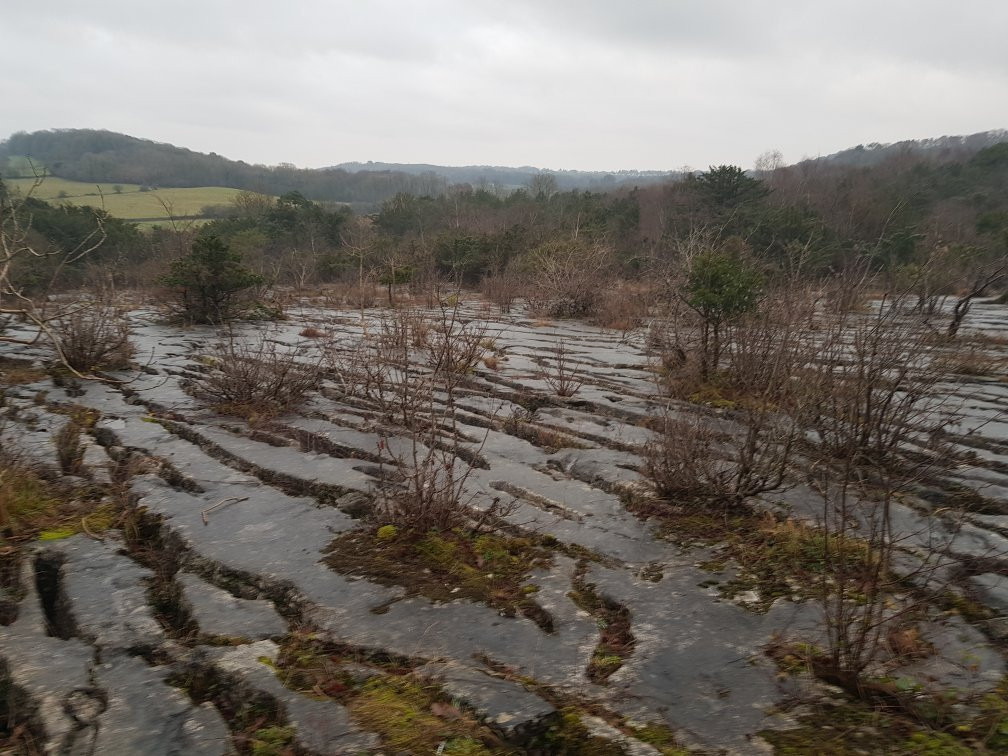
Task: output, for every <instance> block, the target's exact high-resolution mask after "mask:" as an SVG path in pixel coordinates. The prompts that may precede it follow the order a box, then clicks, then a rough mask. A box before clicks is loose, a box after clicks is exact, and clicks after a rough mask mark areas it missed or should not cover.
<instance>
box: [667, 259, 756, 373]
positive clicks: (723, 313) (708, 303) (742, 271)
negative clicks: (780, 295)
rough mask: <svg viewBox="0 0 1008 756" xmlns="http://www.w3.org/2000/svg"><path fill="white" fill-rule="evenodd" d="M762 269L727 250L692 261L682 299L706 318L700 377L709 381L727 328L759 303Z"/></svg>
mask: <svg viewBox="0 0 1008 756" xmlns="http://www.w3.org/2000/svg"><path fill="white" fill-rule="evenodd" d="M762 288H763V277H762V275H760V273H759V271H757V270H755V269H754V268H752V267H751V266H749V265H747V264H746V263H745V262H743V261H742V260H740V259H738V258H736V257H734V256H733V255H730V254H728V253H725V252H706V253H704V254H701V255H698V256H697V257H696V259H695V260H693V265H692V267H691V269H690V272H689V277H688V278H687V280H686V285H685V290H684V291H683V300H684V301H685V302H686V304H687V305H689V306H690V307H691V308H692V309H693V310H695V311H696V313H697V314H698V315H699V316H700V318H701V320H702V321H703V322H702V324H701V329H700V348H701V362H700V373H701V379H703V380H707V377H708V374H709V373H710V371H711V370H717V368H718V363H719V362H720V360H721V347H722V337H723V336H724V328H725V327H726V326H728V325H730V324H731V323H732V322H733V321H735V320H737V319H738V318H739V317H741V316H742V315H745V314H746V313H747V312H750V311H752V310H753V309H754V308H755V307H756V305H757V303H758V302H759V299H760V295H761V293H762Z"/></svg>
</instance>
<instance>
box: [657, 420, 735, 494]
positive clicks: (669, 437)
mask: <svg viewBox="0 0 1008 756" xmlns="http://www.w3.org/2000/svg"><path fill="white" fill-rule="evenodd" d="M721 438H722V435H721V434H719V433H718V432H717V431H716V430H715V429H714V427H713V426H712V424H711V421H710V419H709V418H706V417H704V416H703V415H700V414H694V413H691V414H689V415H686V416H683V417H680V416H676V415H674V414H671V413H666V415H665V416H664V417H663V418H662V421H661V426H660V428H659V429H658V435H657V438H656V439H655V440H653V441H650V442H649V443H648V444H646V445H645V447H644V455H643V456H644V471H645V473H646V474H647V476H648V478H649V479H650V480H651V482H652V483H653V484H654V486H655V489H656V490H657V492H658V494H659V495H660V496H662V497H663V498H665V499H668V500H669V501H670V502H675V503H685V502H696V501H701V502H706V501H713V500H717V499H719V498H721V497H722V496H724V495H727V494H728V493H729V488H728V481H729V478H730V476H731V463H730V462H729V461H728V460H727V459H725V457H724V452H723V451H722V449H721V447H722V442H721Z"/></svg>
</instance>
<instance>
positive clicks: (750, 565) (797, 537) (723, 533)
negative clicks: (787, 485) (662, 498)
mask: <svg viewBox="0 0 1008 756" xmlns="http://www.w3.org/2000/svg"><path fill="white" fill-rule="evenodd" d="M626 503H627V506H628V508H630V509H631V510H633V511H637V512H639V513H649V514H650V513H651V512H648V510H647V504H646V503H645V502H639V501H629V500H628V501H627V502H626ZM662 519H663V520H664V525H663V530H662V533H663V535H664V536H665V537H666V538H668V539H669V540H671V541H673V542H675V543H678V544H681V545H684V546H700V547H705V548H709V549H711V550H712V551H713V552H714V556H713V558H712V559H709V560H708V561H706V562H705V563H703V564H701V565H700V566H701V567H703V568H705V569H708V570H710V571H711V572H713V573H719V572H721V571H722V570H723V569H724V568H725V567H726V566H727V565H729V564H734V565H737V566H738V568H739V569H738V572H737V574H736V575H734V576H733V577H732V578H731V579H730V580H725V581H719V580H717V579H714V578H712V579H711V580H710V581H709V583H707V584H710V585H715V586H717V588H718V590H719V592H720V593H721V595H723V596H725V597H726V598H734V597H736V596H738V595H739V594H741V593H743V592H746V591H754V592H755V594H756V600H755V601H753V602H749V603H748V606H749V607H750V608H753V609H756V610H758V611H765V610H766V609H768V608H769V607H770V605H771V604H773V602H774V601H776V600H777V599H778V598H781V597H785V598H791V597H795V598H799V599H804V598H812V597H815V596H818V595H819V593H820V591H821V589H822V586H823V581H824V580H825V579H827V578H828V572H829V571H830V570H831V569H832V568H833V567H836V566H837V565H839V564H841V560H842V564H843V565H844V568H845V571H846V572H847V573H848V574H851V575H854V574H857V573H858V572H859V571H863V572H864V573H865V574H866V576H867V575H868V573H869V572H870V570H871V568H872V564H871V555H870V553H869V550H868V547H867V545H866V543H865V542H864V541H862V540H861V539H858V538H851V537H846V538H841V537H838V536H835V535H829V536H827V534H826V533H825V531H823V530H822V529H821V528H817V527H814V526H811V525H808V524H806V523H804V522H797V521H794V520H792V519H790V518H787V519H781V518H777V517H774V516H772V515H770V514H769V513H764V514H762V515H758V514H755V513H753V512H750V511H748V510H745V509H729V510H727V511H715V510H708V509H704V508H702V507H679V508H666V509H663V511H662ZM827 557H828V558H827Z"/></svg>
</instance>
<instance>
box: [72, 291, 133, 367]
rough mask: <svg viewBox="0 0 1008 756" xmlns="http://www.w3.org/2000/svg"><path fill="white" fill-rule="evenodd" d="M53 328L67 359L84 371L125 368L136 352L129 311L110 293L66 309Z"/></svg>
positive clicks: (73, 365)
mask: <svg viewBox="0 0 1008 756" xmlns="http://www.w3.org/2000/svg"><path fill="white" fill-rule="evenodd" d="M53 332H54V334H55V336H56V346H57V349H58V350H59V351H60V353H61V354H62V357H63V361H65V363H66V364H67V365H68V366H69V367H71V368H72V369H74V370H76V371H78V372H81V373H90V372H91V371H92V370H97V369H102V368H104V369H109V370H116V369H120V368H124V367H127V366H128V365H129V361H130V358H131V357H132V356H133V352H134V348H133V344H132V343H131V342H130V334H129V322H128V321H127V319H126V315H125V313H124V312H123V310H122V309H120V308H119V307H117V306H116V305H115V304H113V303H112V301H111V300H110V299H109V298H107V297H99V298H98V299H97V300H96V301H94V302H90V303H88V304H86V305H81V306H79V307H77V308H76V309H74V310H73V311H71V312H68V313H65V314H64V315H62V316H61V317H59V318H58V319H57V320H56V321H54V323H53Z"/></svg>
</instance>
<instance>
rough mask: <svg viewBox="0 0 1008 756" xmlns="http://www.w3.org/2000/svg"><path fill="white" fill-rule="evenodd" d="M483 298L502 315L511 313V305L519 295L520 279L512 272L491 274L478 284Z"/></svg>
mask: <svg viewBox="0 0 1008 756" xmlns="http://www.w3.org/2000/svg"><path fill="white" fill-rule="evenodd" d="M480 288H481V289H482V291H483V296H484V297H486V298H487V299H489V300H490V301H491V302H493V303H494V304H495V305H497V309H498V310H500V312H502V313H506V312H511V305H513V304H514V301H515V300H516V299H517V298H518V297H519V295H520V294H521V289H522V284H521V279H520V278H519V277H518V275H517V273H515V272H514V271H510V270H508V271H502V272H497V273H491V274H489V275H487V276H484V277H483V280H482V281H481V282H480Z"/></svg>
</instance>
